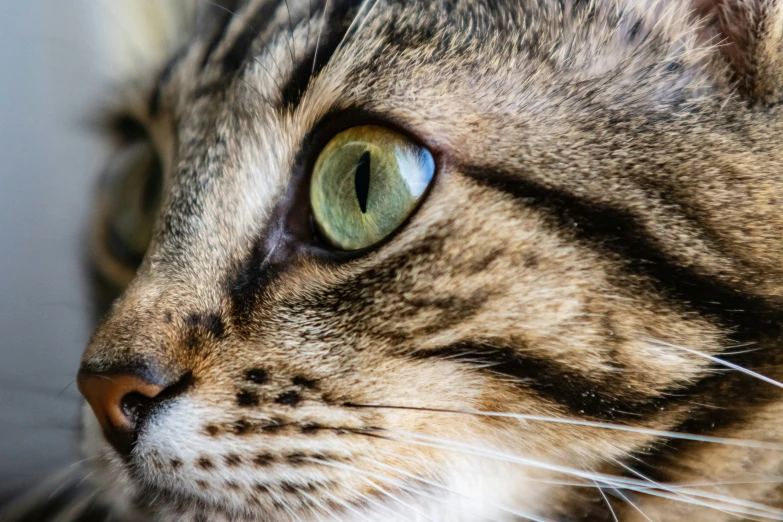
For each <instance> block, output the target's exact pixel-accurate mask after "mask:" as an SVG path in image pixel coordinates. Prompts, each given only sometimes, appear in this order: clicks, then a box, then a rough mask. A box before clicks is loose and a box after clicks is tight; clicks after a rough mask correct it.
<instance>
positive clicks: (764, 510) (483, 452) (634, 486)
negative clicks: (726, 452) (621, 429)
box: [384, 429, 783, 519]
mask: <svg viewBox="0 0 783 522" xmlns="http://www.w3.org/2000/svg"><path fill="white" fill-rule="evenodd" d="M384 431H387V432H392V433H394V432H396V433H401V434H403V435H405V436H407V437H409V438H408V439H407V440H406V439H393V438H392V439H390V440H395V441H397V442H407V443H409V444H414V445H420V446H424V447H431V448H436V449H445V450H452V451H461V452H463V453H465V454H472V455H476V456H482V457H487V458H493V459H498V460H502V461H505V462H512V463H517V464H521V465H526V466H530V467H534V468H538V469H543V470H548V471H554V472H559V473H564V474H567V475H571V476H577V477H580V478H583V479H587V480H595V481H598V482H600V483H604V484H606V485H609V486H613V487H614V488H616V489H627V490H631V491H636V492H638V493H643V494H648V495H653V496H659V497H663V498H668V499H673V500H677V499H678V498H677V496H678V493H677V492H675V493H674V494H673V495H672V494H670V493H664V492H661V491H658V490H656V489H655V487H654V484H653V486H652V487H651V482H650V481H649V480H638V479H631V478H626V477H619V476H612V475H606V474H602V473H588V472H585V471H580V470H577V469H573V468H568V467H565V466H561V465H557V464H549V463H545V462H538V461H534V460H531V459H527V458H524V457H519V456H516V455H508V454H503V453H500V452H497V451H494V450H489V449H486V448H480V447H476V446H471V445H468V444H464V443H460V442H456V441H449V440H446V439H441V438H438V437H430V436H427V435H421V434H415V433H410V432H405V431H402V430H389V429H386V430H384ZM417 439H418V440H417ZM426 441H434V442H426ZM689 494H690V496H691V497H692V496H695V495H694V494H693V492H689ZM721 501H722V502H724V503H730V504H731V503H733V504H735V505H736V504H737V502H733V501H732V499H731V498H726V497H724V498H723V499H721ZM689 503H692V504H696V505H700V506H703V507H709V508H712V509H716V510H719V511H721V510H723V509H727V506H725V505H722V504H721V505H718V504H713V503H709V502H704V501H699V500H696V499H692V498H689ZM732 512H737V513H739V514H744V513H747V514H752V515H756V516H767V517H769V516H770V515H772V517H773V518H774V519H777V518H783V510H778V509H775V508H771V507H768V506H763V505H760V504H756V505H755V506H754V507H753V508H746V509H743V510H738V509H732Z"/></svg>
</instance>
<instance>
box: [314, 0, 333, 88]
mask: <svg viewBox="0 0 783 522" xmlns="http://www.w3.org/2000/svg"><path fill="white" fill-rule="evenodd" d="M328 12H329V0H326V2H325V3H324V14H323V15H321V26H320V27H319V28H318V38H316V39H315V51H314V52H313V67H312V68H311V70H310V76H312V75H313V74H315V64H316V63H318V46H319V44H320V43H321V33H322V32H323V30H324V25H326V13H328Z"/></svg>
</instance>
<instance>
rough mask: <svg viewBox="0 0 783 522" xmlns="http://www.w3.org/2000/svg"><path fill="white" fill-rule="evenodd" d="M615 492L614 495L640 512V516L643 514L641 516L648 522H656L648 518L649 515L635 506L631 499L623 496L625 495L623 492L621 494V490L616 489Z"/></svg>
mask: <svg viewBox="0 0 783 522" xmlns="http://www.w3.org/2000/svg"><path fill="white" fill-rule="evenodd" d="M613 491H614V494H615V495H617V496H618V497H620V498H621V499H623V500H624V501H625V503H627V504H628V505H629V506H631V507H632V508H634V509H635V510H636V511H638V512H639V513H640V514H641V515H642V516H643V517H644V518H645V519H647V521H648V522H654V521H653V520H652V519H651V518H650V517H648V516H647V513H645V512H644V511H642V510H641V508H640V507H639V506H637V505H636V504H634V502H633V501H632V500H631V499H629V498H628V497H627V496H625V495H624V494H623V493H622V492H621V491H620V490H619V489H617V488H614V490H613Z"/></svg>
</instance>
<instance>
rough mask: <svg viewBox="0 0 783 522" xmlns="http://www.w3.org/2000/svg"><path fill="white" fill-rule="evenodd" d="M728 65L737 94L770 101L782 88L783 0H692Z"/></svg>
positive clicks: (778, 94)
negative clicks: (738, 92)
mask: <svg viewBox="0 0 783 522" xmlns="http://www.w3.org/2000/svg"><path fill="white" fill-rule="evenodd" d="M691 1H692V3H693V6H694V11H695V14H696V16H698V17H699V18H702V19H703V20H704V22H705V24H706V25H705V30H706V31H707V32H706V34H705V36H707V37H708V38H714V39H715V41H716V43H719V44H720V45H719V48H720V49H721V52H722V54H723V56H724V58H725V59H726V60H727V61H728V64H729V66H730V67H731V71H732V74H733V75H734V78H733V79H734V81H735V82H736V84H737V87H738V88H739V91H740V94H742V95H743V96H745V97H746V98H747V99H749V100H750V101H754V102H761V103H771V102H776V101H779V100H780V99H781V90H783V48H782V47H783V1H781V0H691Z"/></svg>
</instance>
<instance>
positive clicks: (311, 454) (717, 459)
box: [78, 0, 783, 522]
mask: <svg viewBox="0 0 783 522" xmlns="http://www.w3.org/2000/svg"><path fill="white" fill-rule="evenodd" d="M781 4H782V3H781V2H779V1H772V0H690V1H681V2H680V1H654V0H649V1H634V0H616V1H614V0H603V1H601V0H595V1H586V0H585V1H580V0H560V1H555V0H519V1H513V2H512V1H503V0H442V1H431V2H429V1H413V0H364V1H358V0H327V1H322V0H312V1H304V0H287V1H286V0H283V1H278V0H261V1H249V2H242V1H240V2H222V3H213V2H207V1H201V2H198V3H197V9H198V16H197V17H194V20H196V22H195V23H194V24H193V32H192V36H191V37H190V39H189V40H188V41H187V43H186V44H184V45H181V46H179V48H177V49H176V50H175V51H174V52H173V53H172V55H171V56H170V58H169V59H168V61H167V63H166V64H165V65H163V66H161V67H151V68H150V70H149V71H148V75H147V76H146V78H147V79H146V80H144V81H135V82H134V83H133V87H134V88H133V89H132V90H131V93H130V94H129V95H128V96H127V97H126V99H127V100H128V103H127V104H125V105H121V106H120V107H119V109H118V110H116V111H114V112H113V113H112V116H111V117H108V118H107V121H108V122H109V126H110V127H111V129H112V130H113V131H114V132H115V133H116V134H117V135H118V136H119V137H120V142H121V143H122V146H121V147H120V148H119V152H118V154H117V156H116V157H115V159H113V160H112V162H111V165H110V168H109V169H107V174H106V176H107V179H108V181H107V182H106V183H105V185H104V187H103V191H102V193H101V194H102V195H101V201H100V205H99V208H100V211H99V213H98V218H97V220H96V234H95V238H96V240H95V242H94V247H95V250H96V259H97V265H98V267H99V269H100V270H101V272H102V273H103V274H104V276H106V277H107V278H108V279H110V280H112V281H115V282H117V287H118V288H122V289H123V292H122V296H121V297H120V298H119V299H118V300H117V301H115V302H114V304H113V305H112V306H111V309H110V311H109V313H108V314H107V315H106V317H105V318H104V319H103V321H102V323H101V325H100V326H99V328H98V329H97V330H96V332H95V334H94V335H93V337H92V339H91V341H90V343H89V346H88V347H87V349H86V351H85V353H84V356H83V359H82V362H81V368H80V370H79V376H78V385H79V388H80V390H81V391H82V393H83V394H84V396H85V397H86V399H87V403H88V406H85V410H84V420H83V422H84V434H83V440H82V444H83V448H84V452H85V454H86V457H87V458H88V461H87V467H88V469H89V471H90V473H91V475H90V478H89V483H90V484H93V487H94V488H95V490H96V492H97V498H98V499H100V502H101V503H103V504H104V505H105V506H107V508H108V509H110V511H111V516H112V517H113V518H112V520H127V521H134V520H154V521H161V522H169V521H171V522H173V521H207V520H208V521H228V520H232V521H247V522H250V521H267V520H270V521H271V520H274V521H294V522H304V521H308V522H309V521H317V520H334V521H337V520H339V521H387V520H406V521H408V520H422V521H424V520H427V521H439V522H440V521H449V522H451V521H455V522H456V521H477V520H496V521H511V520H530V521H548V522H550V521H577V520H588V521H613V520H615V521H642V520H648V521H650V520H655V521H677V520H688V521H690V522H697V521H704V522H707V521H709V522H723V521H731V520H743V519H747V520H783V486H781V483H782V479H781V473H783V421H781V414H783V396H782V395H781V388H783V385H782V384H781V383H780V379H781V376H783V353H781V349H780V348H781V347H780V345H781V326H782V325H783V323H782V322H781V321H782V320H783V308H781V306H782V305H783V299H782V298H781V292H782V291H783V264H781V262H780V260H781V259H782V258H783V239H782V236H783V234H781V231H783V212H780V205H781V203H783V117H782V116H783V115H782V114H781V111H782V109H781V104H780V101H781V87H783V47H782V46H783V5H781Z"/></svg>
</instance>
